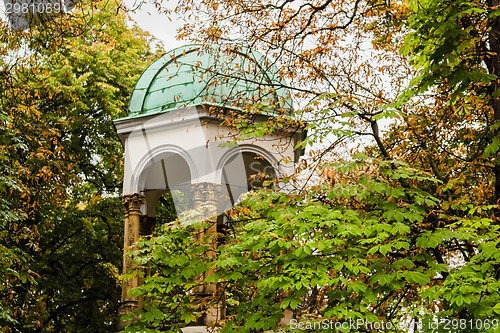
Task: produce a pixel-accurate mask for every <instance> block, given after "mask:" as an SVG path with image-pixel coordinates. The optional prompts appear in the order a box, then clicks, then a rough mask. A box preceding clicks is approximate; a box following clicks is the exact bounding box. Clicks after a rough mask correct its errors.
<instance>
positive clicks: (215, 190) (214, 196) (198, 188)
mask: <svg viewBox="0 0 500 333" xmlns="http://www.w3.org/2000/svg"><path fill="white" fill-rule="evenodd" d="M191 193H192V195H193V203H194V206H195V207H196V206H198V205H200V204H204V203H214V204H217V203H218V202H219V201H220V197H221V193H222V185H221V184H216V183H196V184H192V185H191Z"/></svg>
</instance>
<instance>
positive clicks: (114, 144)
mask: <svg viewBox="0 0 500 333" xmlns="http://www.w3.org/2000/svg"><path fill="white" fill-rule="evenodd" d="M80 5H81V8H76V9H75V10H74V11H73V12H72V13H71V15H66V16H65V15H61V16H57V17H53V19H52V20H49V21H47V22H44V24H41V25H38V26H35V27H31V28H30V29H29V30H26V31H12V30H10V29H9V28H8V26H6V25H5V24H4V23H3V22H2V26H1V27H0V28H1V29H2V40H1V42H0V45H1V50H2V57H1V58H0V61H1V64H0V68H2V67H3V68H4V70H3V71H2V75H1V76H0V82H1V86H2V88H3V89H1V95H0V121H1V122H2V126H1V129H0V133H1V135H0V138H1V139H0V140H1V141H0V143H1V155H0V156H1V157H0V163H1V168H2V177H1V181H0V184H1V185H0V193H1V196H2V199H1V200H0V209H1V217H2V219H1V224H0V235H1V236H0V250H1V251H2V252H1V253H2V259H1V260H2V265H1V268H0V274H1V277H0V278H1V280H2V281H3V282H2V284H1V285H0V324H1V326H2V330H3V331H6V332H42V331H43V332H82V331H88V332H109V331H112V330H113V329H114V322H115V316H116V313H117V306H118V302H119V297H120V287H119V282H118V280H117V277H118V271H119V270H120V269H121V265H122V260H121V258H122V246H123V240H122V229H123V228H122V213H121V202H120V198H119V194H120V188H121V174H122V162H121V159H122V148H121V145H120V143H119V141H118V140H117V138H116V135H115V133H114V129H113V125H112V123H111V119H112V118H115V117H119V116H122V115H125V110H126V105H127V101H128V97H129V94H130V92H131V89H132V87H133V85H134V83H135V82H136V80H137V78H138V75H139V74H140V72H141V71H142V70H143V68H144V67H145V66H146V64H147V63H149V62H151V61H152V58H153V55H152V53H151V51H150V43H151V38H150V37H148V35H147V34H146V33H145V32H143V31H141V30H140V29H139V28H137V27H129V24H128V23H127V22H128V19H127V17H126V15H125V14H123V13H121V12H119V11H118V8H117V6H116V5H112V4H109V3H104V2H95V1H93V2H82V3H81V4H80ZM89 13H90V14H92V15H88V14H89Z"/></svg>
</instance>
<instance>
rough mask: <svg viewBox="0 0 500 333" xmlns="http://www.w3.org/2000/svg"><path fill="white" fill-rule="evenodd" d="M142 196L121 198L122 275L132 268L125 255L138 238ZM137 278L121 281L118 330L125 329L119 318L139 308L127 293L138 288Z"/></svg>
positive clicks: (129, 260) (137, 300) (129, 259)
mask: <svg viewBox="0 0 500 333" xmlns="http://www.w3.org/2000/svg"><path fill="white" fill-rule="evenodd" d="M144 198H145V197H144V195H141V194H138V193H134V194H127V195H124V196H123V198H122V203H123V210H124V213H125V225H124V237H123V246H124V248H123V274H126V273H128V272H129V271H130V270H131V269H132V268H133V266H134V264H133V260H132V258H130V257H129V256H128V255H127V253H128V252H129V251H130V250H131V249H132V246H133V245H134V243H135V242H136V241H137V240H138V239H139V237H140V229H141V228H140V225H141V205H142V203H143V201H144ZM139 283H140V281H139V278H138V277H133V278H131V279H129V280H127V281H125V280H123V281H122V301H121V304H120V308H119V309H118V316H119V318H118V322H119V325H118V326H119V329H120V330H121V329H123V328H125V326H126V325H127V323H126V322H122V321H121V320H120V318H121V317H122V316H123V315H126V314H129V313H132V312H134V311H135V310H137V309H138V308H139V306H140V304H139V301H140V300H139V299H138V298H137V297H136V296H130V295H129V294H128V292H129V291H130V290H131V289H133V288H136V287H138V286H139Z"/></svg>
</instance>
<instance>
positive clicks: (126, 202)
mask: <svg viewBox="0 0 500 333" xmlns="http://www.w3.org/2000/svg"><path fill="white" fill-rule="evenodd" d="M145 198H146V197H145V196H144V195H142V194H139V193H132V194H125V195H124V196H123V197H122V203H123V206H124V208H125V210H126V211H131V210H140V209H141V205H142V203H143V202H144V199H145Z"/></svg>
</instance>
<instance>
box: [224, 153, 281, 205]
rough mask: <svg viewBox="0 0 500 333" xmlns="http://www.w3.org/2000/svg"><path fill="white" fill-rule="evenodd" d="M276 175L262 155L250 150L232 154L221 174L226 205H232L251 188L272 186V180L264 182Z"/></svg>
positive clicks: (274, 177)
mask: <svg viewBox="0 0 500 333" xmlns="http://www.w3.org/2000/svg"><path fill="white" fill-rule="evenodd" d="M276 177H277V174H276V170H275V168H274V167H273V166H272V165H271V163H270V162H269V161H268V160H267V159H266V158H265V157H264V156H263V155H260V154H258V153H256V152H250V151H242V152H239V153H237V154H234V155H232V156H231V157H230V158H229V159H228V160H227V161H226V162H225V164H224V166H223V168H222V176H221V182H222V184H223V185H225V187H226V190H227V194H228V197H229V201H230V202H228V203H226V206H227V205H230V206H233V205H234V204H235V203H236V202H238V201H239V199H240V196H241V195H242V194H243V193H246V192H248V191H250V190H252V189H256V188H263V187H272V186H273V185H272V182H271V183H270V184H267V183H266V182H268V181H272V180H273V179H276ZM225 208H226V209H228V208H230V207H225Z"/></svg>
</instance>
